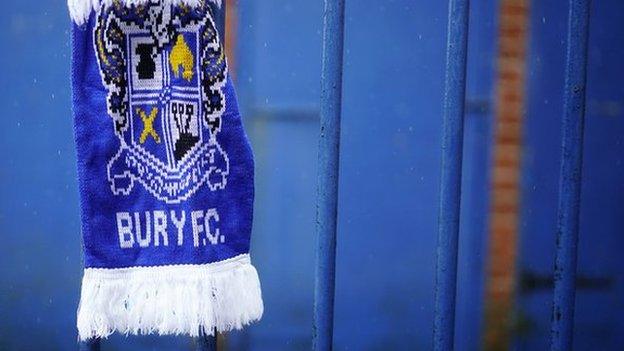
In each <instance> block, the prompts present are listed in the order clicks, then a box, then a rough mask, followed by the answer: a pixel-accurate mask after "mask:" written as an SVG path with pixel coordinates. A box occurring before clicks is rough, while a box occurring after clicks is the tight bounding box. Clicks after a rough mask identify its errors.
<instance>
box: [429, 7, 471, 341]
mask: <svg viewBox="0 0 624 351" xmlns="http://www.w3.org/2000/svg"><path fill="white" fill-rule="evenodd" d="M469 7H470V5H469V1H468V0H449V10H448V32H447V42H446V81H445V87H444V116H443V129H442V170H441V176H440V208H439V214H438V216H439V217H438V248H437V262H436V263H437V266H436V287H435V316H434V324H433V348H434V350H438V351H443V350H444V351H446V350H452V349H453V338H454V335H455V293H456V286H457V240H458V236H459V212H460V198H461V174H462V149H463V147H462V146H463V142H464V105H465V92H466V54H467V43H468V12H469V11H468V10H469Z"/></svg>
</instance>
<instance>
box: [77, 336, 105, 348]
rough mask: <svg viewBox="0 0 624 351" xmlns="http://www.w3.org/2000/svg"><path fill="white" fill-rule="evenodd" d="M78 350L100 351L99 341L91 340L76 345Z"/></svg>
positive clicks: (96, 339)
mask: <svg viewBox="0 0 624 351" xmlns="http://www.w3.org/2000/svg"><path fill="white" fill-rule="evenodd" d="M78 350H80V351H100V339H99V338H93V339H89V340H85V341H81V342H79V343H78Z"/></svg>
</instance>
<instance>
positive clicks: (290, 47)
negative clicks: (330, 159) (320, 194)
mask: <svg viewBox="0 0 624 351" xmlns="http://www.w3.org/2000/svg"><path fill="white" fill-rule="evenodd" d="M227 4H228V6H227V46H228V51H229V63H230V69H231V70H232V72H233V75H234V76H235V79H236V87H237V90H238V93H239V98H240V101H239V102H240V104H241V109H242V111H243V120H244V123H245V126H246V129H247V131H248V134H249V135H250V138H251V139H252V140H251V141H252V146H253V149H254V152H255V157H256V173H257V176H256V188H257V197H256V204H255V223H254V233H253V238H252V256H253V260H254V262H255V264H256V267H257V268H258V271H259V274H260V277H261V281H262V287H263V294H264V301H265V315H264V317H263V319H262V321H261V322H259V323H257V324H255V325H253V326H251V327H249V328H247V329H245V330H244V331H242V332H234V333H231V334H228V335H227V336H226V337H225V338H222V340H221V343H222V344H223V349H224V350H308V349H310V347H311V339H312V304H313V285H314V277H313V274H314V252H315V251H314V250H315V245H314V244H315V222H314V218H315V200H316V198H315V187H316V171H317V169H316V149H317V136H318V122H319V120H318V112H319V87H320V83H319V80H320V58H321V37H322V33H321V30H322V8H323V2H322V1H320V0H289V1H278V0H262V1H243V0H241V1H227ZM3 9H4V10H3V11H1V12H0V45H1V46H2V49H1V54H0V67H1V68H2V78H0V91H1V94H0V106H2V107H3V108H4V112H3V113H2V117H0V158H1V159H2V165H1V166H0V195H1V196H0V240H1V242H0V281H1V283H0V350H72V349H75V348H76V346H75V345H76V329H75V318H76V308H77V304H78V294H79V289H80V279H81V274H82V262H81V235H80V225H79V223H80V219H79V210H78V206H79V204H78V190H77V179H76V166H75V154H74V142H73V131H72V115H71V104H70V99H71V91H70V77H69V74H70V45H69V38H70V20H69V16H68V13H67V9H66V5H65V1H63V0H48V1H40V0H22V1H7V2H4V3H3ZM446 14H447V5H446V2H445V1H415V0H384V1H378V0H377V1H374V0H358V1H347V8H346V32H345V35H346V37H345V40H346V41H345V70H344V94H343V120H342V145H341V147H342V150H341V163H340V167H341V169H340V172H341V174H340V177H341V178H340V193H339V226H338V252H337V285H336V287H337V291H336V314H335V338H334V346H335V348H336V349H337V350H426V349H430V348H431V345H432V321H433V297H434V270H435V247H436V237H437V232H436V229H437V207H438V177H439V174H440V132H441V118H442V93H443V91H442V90H443V80H444V61H445V39H446V25H447V20H446ZM470 16H471V17H470V35H469V60H468V61H469V62H468V87H467V113H466V120H465V128H466V131H465V133H466V135H465V146H464V153H465V154H464V174H463V199H462V201H463V203H462V214H461V216H462V220H461V233H460V252H459V264H460V266H459V281H458V297H457V298H458V300H457V320H456V324H457V325H456V334H455V338H456V346H457V349H458V350H481V349H486V350H505V349H515V350H544V349H546V348H547V347H548V341H549V339H548V338H549V327H550V326H549V322H550V313H551V312H550V311H551V302H552V285H553V277H552V271H553V262H554V250H555V233H556V204H557V191H558V189H557V186H558V175H559V163H560V157H561V154H560V139H561V135H560V129H561V116H562V101H563V98H562V89H563V74H564V69H563V66H564V56H565V50H564V49H565V31H566V21H567V5H566V4H565V3H564V2H551V1H530V0H499V1H494V0H479V1H477V0H475V1H472V4H471V14H470ZM623 21H624V2H622V1H621V0H601V1H593V5H592V8H591V20H590V41H589V67H588V91H587V117H586V130H585V149H584V158H585V162H584V167H583V176H584V178H583V183H582V206H581V223H580V226H581V231H580V243H579V261H578V281H577V298H576V319H575V335H574V345H575V349H577V350H621V347H622V345H624V333H622V332H621V331H622V330H624V255H622V254H621V252H622V251H623V250H624V235H623V233H624V205H623V204H622V200H624V182H623V180H624V165H623V162H622V161H623V160H624V157H623V155H624V143H623V142H624V138H623V135H624V84H623V82H624V65H623V64H622V63H623V62H624V26H623V25H622V23H623ZM192 346H193V341H192V340H190V339H188V338H184V337H147V336H143V337H128V338H126V337H124V336H120V335H115V336H113V337H111V338H110V339H109V340H107V341H105V342H104V343H103V345H102V349H103V350H189V349H191V348H192Z"/></svg>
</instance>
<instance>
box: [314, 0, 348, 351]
mask: <svg viewBox="0 0 624 351" xmlns="http://www.w3.org/2000/svg"><path fill="white" fill-rule="evenodd" d="M344 11H345V2H344V0H325V11H324V16H323V17H324V20H323V58H322V68H321V107H320V115H321V130H320V136H319V151H318V167H319V171H318V189H317V191H318V193H317V205H316V206H317V207H316V213H317V214H316V232H317V245H318V246H317V251H316V255H317V265H316V279H315V287H314V340H313V345H314V346H313V348H314V349H315V350H319V351H320V350H331V348H332V337H333V329H334V282H335V276H336V222H337V221H336V219H337V216H338V173H339V172H338V171H339V165H338V163H339V159H340V116H341V106H342V104H341V103H342V63H343V41H344Z"/></svg>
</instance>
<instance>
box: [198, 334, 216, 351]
mask: <svg viewBox="0 0 624 351" xmlns="http://www.w3.org/2000/svg"><path fill="white" fill-rule="evenodd" d="M196 345H197V348H196V350H197V351H217V330H216V329H215V330H214V334H213V335H206V333H204V332H203V331H201V332H200V333H199V338H197V344H196Z"/></svg>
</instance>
